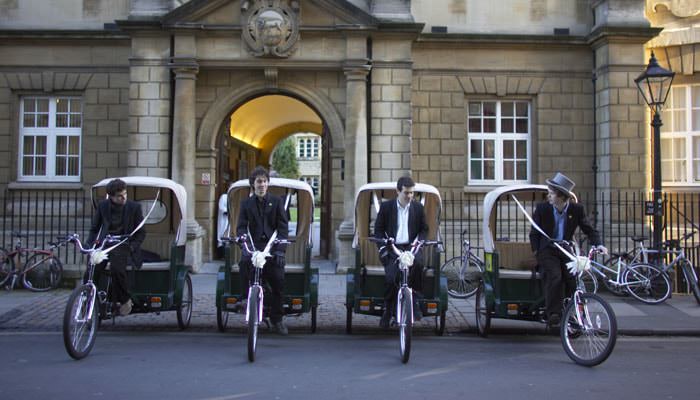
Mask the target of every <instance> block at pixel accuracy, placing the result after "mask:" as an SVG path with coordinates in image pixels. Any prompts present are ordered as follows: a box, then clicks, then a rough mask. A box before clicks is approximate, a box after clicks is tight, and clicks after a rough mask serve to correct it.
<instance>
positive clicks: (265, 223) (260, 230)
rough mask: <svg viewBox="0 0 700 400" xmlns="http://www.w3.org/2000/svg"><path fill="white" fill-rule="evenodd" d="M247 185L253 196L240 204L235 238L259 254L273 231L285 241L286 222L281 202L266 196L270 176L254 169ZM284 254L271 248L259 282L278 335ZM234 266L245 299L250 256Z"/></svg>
mask: <svg viewBox="0 0 700 400" xmlns="http://www.w3.org/2000/svg"><path fill="white" fill-rule="evenodd" d="M248 181H249V183H250V186H251V188H253V192H254V193H253V195H252V196H250V197H248V198H247V199H245V200H243V203H242V204H241V210H240V212H239V214H238V224H237V225H236V236H239V237H240V236H241V235H243V234H246V235H248V236H249V237H250V238H251V239H252V240H253V243H254V244H255V249H256V250H263V249H264V248H265V246H266V245H267V242H268V240H269V239H270V238H271V237H272V234H273V233H274V232H275V231H276V232H277V238H278V239H287V234H288V225H289V220H288V217H287V212H286V211H285V209H284V202H283V201H282V199H280V198H279V197H277V196H273V195H271V194H270V193H268V192H267V188H268V185H269V183H270V175H269V174H268V172H267V170H266V169H265V168H263V167H260V166H258V167H255V169H253V172H252V173H251V174H250V178H248ZM285 251H286V245H284V244H276V245H274V246H273V247H272V249H271V250H270V253H271V254H272V255H273V257H272V258H271V259H269V260H268V261H267V263H265V266H264V267H263V271H262V272H263V278H264V279H265V280H266V281H267V283H268V284H269V285H270V287H271V289H272V292H271V293H270V295H271V306H272V307H271V310H270V320H271V321H272V324H273V328H274V330H275V331H276V332H277V333H279V334H281V335H286V334H287V327H286V325H285V324H284V319H283V316H284V308H283V304H282V300H283V298H284V297H283V292H284V265H285V259H284V254H285ZM238 266H239V268H240V274H241V297H242V298H243V299H247V298H248V288H249V287H250V279H251V278H252V277H253V273H252V268H253V263H252V261H251V259H250V254H243V255H242V256H241V260H240V261H239V263H238Z"/></svg>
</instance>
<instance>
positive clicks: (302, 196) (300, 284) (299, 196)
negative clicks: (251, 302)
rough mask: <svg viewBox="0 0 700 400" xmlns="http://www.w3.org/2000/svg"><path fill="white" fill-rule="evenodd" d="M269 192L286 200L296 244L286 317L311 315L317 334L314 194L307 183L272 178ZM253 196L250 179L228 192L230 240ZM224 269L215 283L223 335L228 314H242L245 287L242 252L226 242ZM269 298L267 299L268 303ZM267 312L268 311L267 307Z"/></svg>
mask: <svg viewBox="0 0 700 400" xmlns="http://www.w3.org/2000/svg"><path fill="white" fill-rule="evenodd" d="M268 192H269V193H272V194H273V195H275V196H279V197H282V198H283V199H284V204H285V209H286V210H287V213H288V214H287V215H288V216H289V217H290V221H289V239H290V240H291V241H293V243H291V244H289V245H288V246H287V252H286V254H285V259H286V265H285V267H284V299H283V306H284V311H285V315H288V316H290V315H295V316H301V315H302V314H305V313H308V312H310V313H311V332H312V333H315V332H316V313H317V309H318V279H319V276H318V268H312V267H311V249H312V247H313V242H312V228H313V225H312V224H313V215H314V192H313V189H311V186H309V185H308V184H307V183H305V182H302V181H297V180H294V179H285V178H270V184H269V186H268ZM252 195H253V192H252V190H251V188H250V183H249V182H248V180H247V179H242V180H239V181H237V182H235V183H233V184H232V185H231V186H230V187H229V189H228V219H229V232H227V233H226V235H224V236H225V237H227V238H229V239H230V238H231V237H232V236H235V234H236V232H235V231H236V224H237V223H238V214H239V212H240V205H241V203H242V201H243V200H244V199H245V197H247V196H252ZM225 243H226V245H225V248H224V260H225V262H224V265H222V266H221V267H219V272H218V275H217V281H216V325H217V327H218V329H219V331H221V332H224V331H225V330H226V326H227V324H228V318H229V313H231V312H233V313H243V314H245V312H246V310H245V309H241V307H240V303H241V300H243V299H241V293H243V290H242V288H241V285H242V284H243V283H242V282H241V279H240V270H239V267H238V261H239V260H240V258H241V249H240V248H239V247H238V246H237V245H235V243H233V245H232V243H231V240H226V241H225ZM269 298H270V296H266V297H265V301H267V300H268V299H269ZM266 308H267V307H266Z"/></svg>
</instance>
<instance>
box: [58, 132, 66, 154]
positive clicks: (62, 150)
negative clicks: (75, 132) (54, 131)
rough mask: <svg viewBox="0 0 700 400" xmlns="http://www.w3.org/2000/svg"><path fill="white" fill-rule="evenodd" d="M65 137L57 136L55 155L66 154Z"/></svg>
mask: <svg viewBox="0 0 700 400" xmlns="http://www.w3.org/2000/svg"><path fill="white" fill-rule="evenodd" d="M67 139H68V138H67V137H66V136H59V137H57V138H56V154H66V148H67V147H68V146H66V142H67Z"/></svg>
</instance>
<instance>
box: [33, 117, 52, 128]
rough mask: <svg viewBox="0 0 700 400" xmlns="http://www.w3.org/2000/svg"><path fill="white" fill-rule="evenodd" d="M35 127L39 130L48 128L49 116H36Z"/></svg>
mask: <svg viewBox="0 0 700 400" xmlns="http://www.w3.org/2000/svg"><path fill="white" fill-rule="evenodd" d="M36 126H37V127H39V128H47V127H48V126H49V114H37V116H36Z"/></svg>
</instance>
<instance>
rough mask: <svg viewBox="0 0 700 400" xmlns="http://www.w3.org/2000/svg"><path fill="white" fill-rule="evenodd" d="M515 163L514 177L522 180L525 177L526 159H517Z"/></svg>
mask: <svg viewBox="0 0 700 400" xmlns="http://www.w3.org/2000/svg"><path fill="white" fill-rule="evenodd" d="M516 165H517V167H518V168H517V171H518V173H517V176H516V179H518V180H521V181H524V180H526V179H527V161H518V162H517V163H516Z"/></svg>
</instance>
